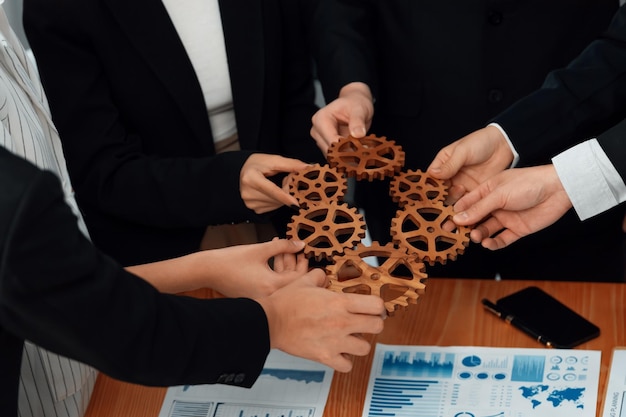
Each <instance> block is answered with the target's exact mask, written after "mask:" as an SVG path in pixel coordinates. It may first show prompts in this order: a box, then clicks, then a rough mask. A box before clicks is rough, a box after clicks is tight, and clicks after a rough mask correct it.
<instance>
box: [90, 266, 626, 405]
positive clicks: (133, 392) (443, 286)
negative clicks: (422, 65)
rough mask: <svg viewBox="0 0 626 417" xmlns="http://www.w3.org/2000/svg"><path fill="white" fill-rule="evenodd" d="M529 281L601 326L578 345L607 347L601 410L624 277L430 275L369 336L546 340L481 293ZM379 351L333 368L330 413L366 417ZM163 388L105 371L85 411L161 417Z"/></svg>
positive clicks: (392, 340) (508, 343)
mask: <svg viewBox="0 0 626 417" xmlns="http://www.w3.org/2000/svg"><path fill="white" fill-rule="evenodd" d="M530 285H536V286H538V287H540V288H543V289H544V290H545V291H547V292H548V293H550V294H552V295H553V296H555V297H556V298H558V299H559V300H561V301H562V302H563V303H564V304H566V305H568V306H569V307H570V308H572V309H574V310H575V311H577V312H578V313H580V314H582V315H583V316H585V317H586V318H587V319H589V320H590V321H591V322H593V323H595V324H596V325H598V326H599V327H600V329H601V334H600V337H598V338H596V339H594V340H592V341H589V342H587V343H585V344H583V345H581V346H580V347H579V348H580V349H593V350H601V351H602V367H601V371H600V389H599V394H598V395H599V397H598V398H599V404H598V415H600V411H601V409H602V408H601V407H602V402H603V400H604V390H605V384H606V382H607V376H608V369H609V366H610V360H611V354H612V350H613V348H614V347H615V346H626V322H625V321H626V315H625V311H624V310H625V309H626V285H625V284H613V283H571V282H558V281H494V280H471V279H468V280H463V279H441V278H431V279H429V280H428V281H427V282H426V293H425V294H424V295H423V296H421V297H420V298H419V299H418V301H417V304H416V305H410V306H409V308H408V309H407V310H406V311H400V312H397V313H396V314H395V315H394V316H393V317H390V318H388V319H387V321H386V322H385V330H384V331H383V333H382V334H380V335H377V336H375V337H374V336H370V337H369V339H370V340H371V341H372V343H376V342H380V343H386V344H396V345H437V346H493V347H543V346H542V345H540V344H539V343H538V342H536V341H535V340H533V339H532V338H531V337H529V336H527V335H525V334H524V333H522V332H521V331H519V330H517V329H516V328H514V327H512V326H509V325H506V324H505V323H504V322H502V321H501V320H499V319H498V318H497V317H496V316H494V315H493V314H490V313H488V312H486V311H485V310H484V309H483V307H482V305H481V303H480V300H481V299H482V298H489V299H491V300H492V301H494V300H496V299H498V298H500V297H502V296H504V295H508V294H510V293H512V292H514V291H516V290H519V289H522V288H524V287H527V286H530ZM373 353H374V349H372V352H371V353H370V355H369V356H367V357H358V358H355V360H354V369H353V370H352V372H350V373H345V374H342V373H338V372H335V376H334V378H333V382H332V386H331V390H330V395H329V397H328V402H327V405H326V410H325V413H324V415H325V416H328V417H357V416H361V414H362V411H363V402H364V400H365V393H366V389H367V382H368V378H369V371H370V365H371V361H372V356H373ZM165 392H166V389H165V388H147V387H141V386H137V385H132V384H127V383H122V382H119V381H116V380H113V379H111V378H109V377H107V376H105V375H100V376H99V378H98V381H97V383H96V387H95V391H94V394H93V397H92V400H91V403H90V406H89V409H88V411H87V415H86V417H156V416H158V414H159V411H160V408H161V404H162V401H163V398H164V396H165Z"/></svg>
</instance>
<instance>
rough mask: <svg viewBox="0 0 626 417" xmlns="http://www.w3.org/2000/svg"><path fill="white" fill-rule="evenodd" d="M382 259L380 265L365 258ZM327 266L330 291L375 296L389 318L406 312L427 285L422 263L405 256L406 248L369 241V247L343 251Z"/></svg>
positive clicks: (413, 256) (415, 257)
mask: <svg viewBox="0 0 626 417" xmlns="http://www.w3.org/2000/svg"><path fill="white" fill-rule="evenodd" d="M370 256H377V257H379V260H380V259H381V258H384V261H383V262H382V263H381V264H380V266H372V265H370V264H368V263H367V262H366V261H365V260H364V258H367V257H370ZM333 262H334V263H333V264H332V265H329V266H327V267H326V270H327V275H328V277H329V278H330V286H329V288H330V289H331V290H333V291H337V292H345V293H358V294H372V295H378V296H379V297H381V298H382V299H383V300H384V301H385V309H386V310H387V313H388V314H389V315H393V313H394V312H395V311H396V310H397V309H398V308H404V309H406V308H407V307H408V305H409V303H411V304H415V303H416V302H417V298H418V297H419V296H420V295H421V294H423V292H424V288H426V286H425V285H424V283H423V282H422V281H423V280H425V279H426V278H427V275H426V273H425V272H424V264H423V263H421V262H419V260H418V259H417V256H416V255H408V254H407V251H406V249H398V248H396V247H394V246H393V244H392V243H388V244H386V245H385V246H381V245H380V244H379V243H378V242H372V246H371V247H366V246H363V245H362V244H359V245H357V247H356V248H355V249H346V251H345V252H344V254H343V255H342V256H339V257H335V258H334V260H333Z"/></svg>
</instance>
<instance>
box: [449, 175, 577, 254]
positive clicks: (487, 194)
mask: <svg viewBox="0 0 626 417" xmlns="http://www.w3.org/2000/svg"><path fill="white" fill-rule="evenodd" d="M571 207H572V203H571V201H570V199H569V197H568V196H567V193H566V192H565V189H564V188H563V184H561V181H560V180H559V177H558V175H557V173H556V170H555V169H554V166H553V165H543V166H537V167H532V168H518V169H508V170H506V171H504V172H501V173H499V174H497V175H496V176H494V177H492V178H490V179H488V180H487V181H486V182H484V183H482V184H480V185H479V186H478V187H477V188H476V189H474V190H473V191H471V192H470V193H468V194H466V195H465V196H464V197H462V198H461V199H460V200H459V201H457V203H456V204H455V205H454V210H455V212H456V214H455V215H454V217H453V218H452V220H453V221H454V223H456V224H459V225H472V224H476V223H479V224H478V225H477V226H476V227H475V228H474V229H473V230H472V231H471V232H470V237H471V239H472V240H473V241H474V242H477V243H481V244H482V246H484V247H485V248H487V249H491V250H496V249H502V248H504V247H506V246H508V245H510V244H511V243H513V242H515V241H516V240H518V239H520V238H521V237H524V236H527V235H529V234H531V233H535V232H537V231H539V230H541V229H543V228H545V227H547V226H549V225H551V224H552V223H554V222H555V221H557V220H558V219H559V218H561V216H563V215H564V214H565V213H566V212H567V210H569V209H570V208H571ZM487 216H489V217H487ZM492 236H493V237H492Z"/></svg>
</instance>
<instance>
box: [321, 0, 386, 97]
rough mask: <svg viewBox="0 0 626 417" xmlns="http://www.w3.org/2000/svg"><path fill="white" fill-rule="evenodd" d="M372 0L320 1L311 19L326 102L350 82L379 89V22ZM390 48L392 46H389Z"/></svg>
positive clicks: (373, 89)
mask: <svg viewBox="0 0 626 417" xmlns="http://www.w3.org/2000/svg"><path fill="white" fill-rule="evenodd" d="M374 3H375V0H337V1H321V3H320V9H319V12H318V15H317V17H316V19H315V20H314V27H315V30H314V32H313V35H312V44H313V53H314V57H315V60H316V62H317V71H318V77H319V79H320V81H321V84H322V88H323V91H324V96H325V98H326V101H327V102H330V101H332V100H334V99H335V98H337V96H338V95H339V90H341V88H342V87H343V86H344V85H346V84H348V83H351V82H355V81H360V82H363V83H365V84H367V85H369V86H370V88H371V89H372V91H373V93H374V96H376V93H377V89H378V82H377V74H376V65H375V59H376V56H375V53H374V51H375V48H374V47H373V45H375V44H376V42H375V39H374V37H373V34H374V33H375V32H376V27H377V25H379V23H378V19H379V18H381V16H377V15H376V14H375V13H376V7H375V4H374ZM389 47H393V46H392V45H389Z"/></svg>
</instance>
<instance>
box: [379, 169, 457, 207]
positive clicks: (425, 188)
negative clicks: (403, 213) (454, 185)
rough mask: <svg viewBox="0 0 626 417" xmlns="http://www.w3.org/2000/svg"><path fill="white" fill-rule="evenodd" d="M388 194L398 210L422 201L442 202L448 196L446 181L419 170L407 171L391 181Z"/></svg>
mask: <svg viewBox="0 0 626 417" xmlns="http://www.w3.org/2000/svg"><path fill="white" fill-rule="evenodd" d="M389 194H390V195H391V197H392V199H393V201H394V202H395V203H398V205H399V206H400V208H402V207H404V206H405V205H407V204H419V203H421V202H424V201H444V200H445V199H446V196H447V195H448V181H444V180H440V179H437V178H433V177H431V176H429V175H427V174H426V173H425V172H423V171H420V170H419V169H418V170H409V171H406V172H401V173H399V174H398V175H396V176H395V177H393V178H392V179H391V182H390V184H389Z"/></svg>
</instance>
